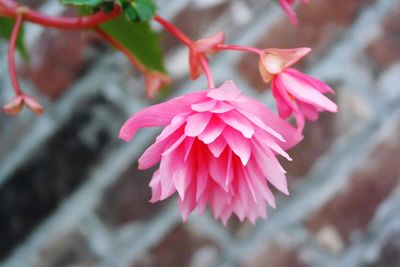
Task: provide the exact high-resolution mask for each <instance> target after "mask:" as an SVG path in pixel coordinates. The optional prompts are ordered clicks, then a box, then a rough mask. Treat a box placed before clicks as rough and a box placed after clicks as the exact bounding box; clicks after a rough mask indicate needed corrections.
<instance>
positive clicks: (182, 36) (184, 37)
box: [154, 16, 193, 46]
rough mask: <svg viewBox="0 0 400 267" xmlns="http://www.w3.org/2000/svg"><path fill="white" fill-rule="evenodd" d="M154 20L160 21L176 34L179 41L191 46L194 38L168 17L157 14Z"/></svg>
mask: <svg viewBox="0 0 400 267" xmlns="http://www.w3.org/2000/svg"><path fill="white" fill-rule="evenodd" d="M154 20H155V21H157V22H158V23H160V24H161V25H162V26H163V27H164V28H165V29H166V30H167V31H169V32H170V33H171V34H172V35H174V36H175V37H176V38H177V39H178V40H179V41H181V42H182V43H184V44H185V45H186V46H190V45H191V44H192V42H193V41H192V40H191V39H190V38H189V37H188V36H187V35H186V34H184V33H183V32H182V31H181V30H179V29H178V28H177V27H176V26H175V25H173V24H172V23H170V22H169V21H167V20H166V19H164V18H162V17H160V16H155V17H154Z"/></svg>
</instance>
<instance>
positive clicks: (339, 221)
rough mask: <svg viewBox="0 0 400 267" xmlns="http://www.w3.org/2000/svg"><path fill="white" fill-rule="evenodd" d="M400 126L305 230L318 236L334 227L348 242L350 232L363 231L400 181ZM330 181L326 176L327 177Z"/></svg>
mask: <svg viewBox="0 0 400 267" xmlns="http://www.w3.org/2000/svg"><path fill="white" fill-rule="evenodd" d="M399 130H400V125H399V126H397V127H396V129H395V131H393V132H392V133H391V135H389V136H387V137H386V139H385V140H382V141H380V142H379V143H378V144H377V145H376V146H375V147H374V149H373V151H372V153H371V154H370V155H369V156H368V158H367V159H366V160H365V161H363V163H362V164H361V165H360V166H359V167H358V168H356V169H355V170H354V171H353V172H352V173H351V175H350V177H349V184H348V185H347V186H346V188H344V189H343V190H342V191H340V192H338V193H337V194H336V195H335V196H334V197H333V198H332V199H330V200H329V201H328V202H327V203H325V204H323V205H322V206H321V208H320V209H318V210H317V211H316V212H315V213H314V214H312V215H311V216H310V218H309V219H308V220H307V222H306V225H307V227H308V228H309V229H310V230H311V231H313V232H314V233H318V232H319V231H321V229H323V228H324V227H327V226H328V227H333V228H334V229H335V230H336V231H337V233H338V234H339V235H340V238H341V239H343V240H344V242H347V241H349V240H350V238H351V235H352V233H354V232H355V231H361V230H363V229H365V227H366V226H367V225H368V223H369V222H370V220H371V219H372V218H373V216H374V214H375V211H376V209H377V208H378V207H379V205H380V204H381V203H382V202H383V201H384V200H385V199H386V198H387V197H388V196H389V195H390V193H391V192H392V191H393V189H394V188H396V186H398V185H399V181H400V170H399V168H398V159H399V157H400V140H399V138H398V132H399ZM327 179H329V177H327Z"/></svg>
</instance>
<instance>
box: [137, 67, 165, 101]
mask: <svg viewBox="0 0 400 267" xmlns="http://www.w3.org/2000/svg"><path fill="white" fill-rule="evenodd" d="M144 81H145V86H146V94H147V97H148V98H150V99H152V98H154V97H155V96H156V95H157V94H158V92H159V91H160V90H161V89H162V88H163V87H165V86H167V85H169V84H170V83H171V77H170V76H169V75H167V74H165V73H162V72H159V71H150V72H148V73H146V74H145V76H144Z"/></svg>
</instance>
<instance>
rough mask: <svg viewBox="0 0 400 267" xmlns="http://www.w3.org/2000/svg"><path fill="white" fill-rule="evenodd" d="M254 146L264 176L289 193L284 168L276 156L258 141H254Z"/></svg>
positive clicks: (282, 190)
mask: <svg viewBox="0 0 400 267" xmlns="http://www.w3.org/2000/svg"><path fill="white" fill-rule="evenodd" d="M253 148H254V154H255V156H254V158H255V159H256V162H257V164H258V167H259V168H260V170H261V172H262V173H263V175H264V177H266V178H267V180H268V182H270V183H271V184H272V185H273V186H275V187H276V188H277V189H278V190H279V191H281V192H283V193H285V194H289V191H288V188H287V180H286V176H285V173H284V170H283V168H282V166H281V165H280V164H279V162H278V160H277V159H276V158H275V156H274V155H273V154H272V153H270V152H268V151H263V150H262V149H261V147H260V145H259V144H257V142H255V143H254V145H253Z"/></svg>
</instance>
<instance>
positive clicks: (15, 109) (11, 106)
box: [3, 96, 24, 116]
mask: <svg viewBox="0 0 400 267" xmlns="http://www.w3.org/2000/svg"><path fill="white" fill-rule="evenodd" d="M23 106H24V102H23V99H22V96H16V97H14V98H13V100H11V101H10V102H8V103H7V104H5V105H4V106H3V111H4V113H6V114H7V115H11V116H16V115H18V113H19V112H20V111H21V110H22V108H23Z"/></svg>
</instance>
